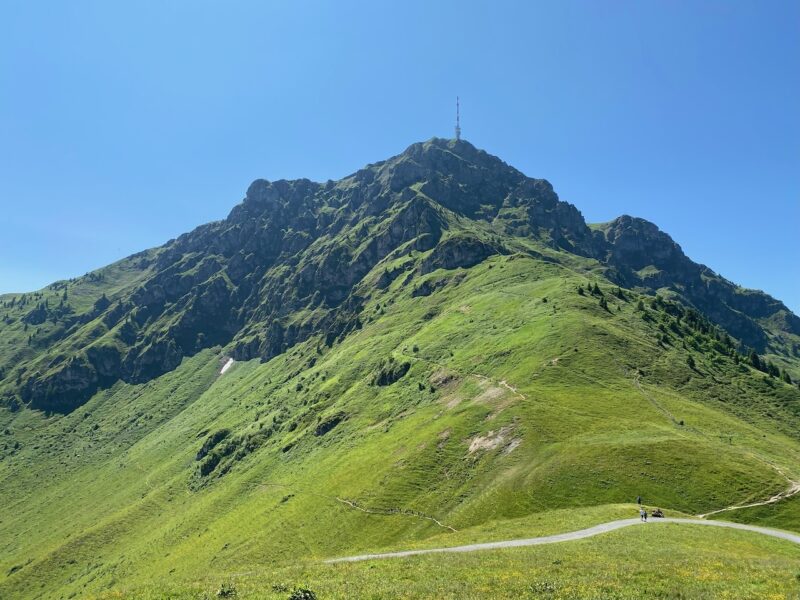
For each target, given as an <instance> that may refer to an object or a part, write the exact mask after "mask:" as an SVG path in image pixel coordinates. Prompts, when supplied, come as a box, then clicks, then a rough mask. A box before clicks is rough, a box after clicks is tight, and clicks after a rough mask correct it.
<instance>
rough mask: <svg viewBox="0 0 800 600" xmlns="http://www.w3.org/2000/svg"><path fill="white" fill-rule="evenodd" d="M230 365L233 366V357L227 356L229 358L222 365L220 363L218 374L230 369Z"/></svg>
mask: <svg viewBox="0 0 800 600" xmlns="http://www.w3.org/2000/svg"><path fill="white" fill-rule="evenodd" d="M232 366H233V359H232V358H229V359H228V360H227V362H226V363H225V364H224V365H222V369H220V371H219V374H220V375H224V374H225V371H227V370H228V369H230V368H231V367H232Z"/></svg>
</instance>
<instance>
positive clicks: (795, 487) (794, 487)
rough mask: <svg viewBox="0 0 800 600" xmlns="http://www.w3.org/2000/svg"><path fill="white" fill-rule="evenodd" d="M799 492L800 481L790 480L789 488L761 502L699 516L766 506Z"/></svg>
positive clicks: (730, 507) (729, 507)
mask: <svg viewBox="0 0 800 600" xmlns="http://www.w3.org/2000/svg"><path fill="white" fill-rule="evenodd" d="M797 494H800V482H798V481H789V487H788V489H785V490H784V491H782V492H779V493H777V494H775V495H774V496H772V497H771V498H769V499H767V500H762V501H761V502H753V503H751V504H739V505H735V506H726V507H725V508H718V509H717V510H712V511H711V512H708V513H705V514H702V515H697V516H698V517H699V518H701V519H705V518H706V517H709V516H711V515H718V514H719V513H724V512H729V511H732V510H739V509H742V508H753V507H755V506H766V505H767V504H775V503H776V502H780V501H781V500H785V499H786V498H791V497H792V496H795V495H797Z"/></svg>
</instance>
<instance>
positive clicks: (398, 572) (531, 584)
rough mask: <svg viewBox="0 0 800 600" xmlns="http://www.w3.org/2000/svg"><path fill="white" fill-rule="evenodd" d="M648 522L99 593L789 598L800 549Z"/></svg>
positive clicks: (796, 581) (798, 587) (799, 581)
mask: <svg viewBox="0 0 800 600" xmlns="http://www.w3.org/2000/svg"><path fill="white" fill-rule="evenodd" d="M709 529H710V528H706V527H692V526H684V525H652V526H643V527H635V528H628V529H623V530H618V531H615V532H611V533H608V534H604V535H602V536H599V537H594V538H589V539H585V540H579V541H574V542H564V543H560V544H553V545H548V546H538V547H528V548H515V549H504V550H492V551H483V552H475V553H466V554H434V555H423V556H415V557H409V558H400V559H390V560H374V561H365V562H359V563H341V564H332V565H326V564H319V563H313V562H303V563H301V564H296V565H292V566H284V567H279V568H275V567H272V566H269V565H267V566H263V565H253V567H252V570H248V569H246V568H245V569H243V570H242V571H241V572H239V573H211V574H208V575H206V576H205V577H203V578H201V579H198V580H195V581H191V582H188V581H187V582H181V583H179V584H177V585H176V584H174V583H155V582H154V583H152V584H146V585H143V586H140V587H132V588H126V587H121V588H119V589H117V590H114V591H111V592H109V593H106V594H102V595H100V596H99V597H100V598H176V599H178V598H203V597H209V598H210V597H214V595H215V593H216V592H217V590H219V589H220V587H221V585H222V584H223V582H226V583H227V584H228V585H229V586H230V587H232V588H235V589H236V591H237V593H238V596H239V597H241V598H253V599H256V598H265V599H266V598H269V599H272V598H275V599H278V598H281V599H285V598H287V597H288V596H289V593H288V592H289V591H290V590H292V589H295V588H307V589H311V590H313V591H315V592H316V593H317V594H318V597H320V598H331V599H334V598H341V599H347V598H437V599H440V598H453V599H456V598H487V597H491V598H553V599H556V598H558V599H577V598H604V599H606V598H615V599H639V598H675V599H678V598H680V599H686V598H698V599H699V598H711V597H713V598H793V597H796V595H797V594H798V592H800V578H798V574H800V570H799V569H798V564H799V563H798V559H800V549H798V548H797V547H796V546H793V545H791V544H789V543H787V542H781V541H777V540H771V539H762V538H760V537H759V536H757V535H755V534H747V533H744V532H738V531H729V530H715V531H713V532H711V531H708V530H709Z"/></svg>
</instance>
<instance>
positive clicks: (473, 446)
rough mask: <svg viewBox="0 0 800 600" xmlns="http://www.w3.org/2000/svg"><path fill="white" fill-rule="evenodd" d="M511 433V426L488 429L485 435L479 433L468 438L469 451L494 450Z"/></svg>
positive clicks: (471, 452) (472, 452)
mask: <svg viewBox="0 0 800 600" xmlns="http://www.w3.org/2000/svg"><path fill="white" fill-rule="evenodd" d="M509 433H511V427H510V426H506V427H503V428H501V429H499V430H497V431H490V432H489V433H487V434H486V435H479V436H476V437H474V438H472V439H471V440H470V443H469V453H470V454H474V453H475V452H477V451H478V450H494V449H495V448H498V447H499V446H501V445H502V444H503V442H504V441H505V440H506V437H508V434H509Z"/></svg>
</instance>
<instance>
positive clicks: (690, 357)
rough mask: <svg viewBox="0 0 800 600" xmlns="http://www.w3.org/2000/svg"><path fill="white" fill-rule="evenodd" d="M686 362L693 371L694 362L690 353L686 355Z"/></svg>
mask: <svg viewBox="0 0 800 600" xmlns="http://www.w3.org/2000/svg"><path fill="white" fill-rule="evenodd" d="M686 364H687V365H689V368H690V369H692V370H693V371H694V367H695V362H694V358H693V357H692V355H691V354H690V355H689V356H687V357H686Z"/></svg>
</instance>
